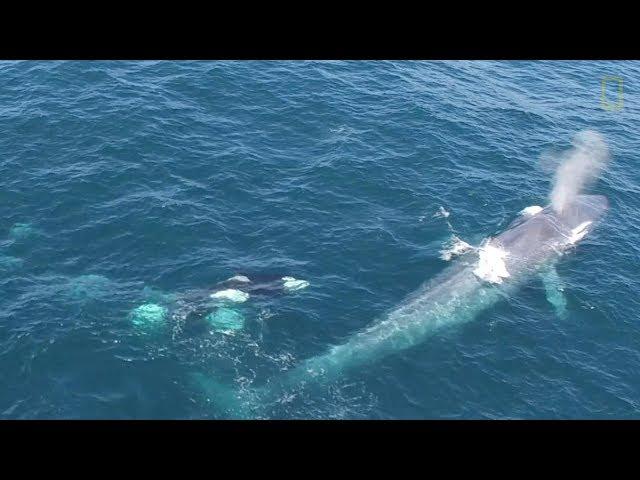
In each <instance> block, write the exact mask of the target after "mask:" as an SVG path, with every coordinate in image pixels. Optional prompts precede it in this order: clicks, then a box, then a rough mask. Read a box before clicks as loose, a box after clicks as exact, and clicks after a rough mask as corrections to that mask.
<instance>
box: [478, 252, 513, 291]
mask: <svg viewBox="0 0 640 480" xmlns="http://www.w3.org/2000/svg"><path fill="white" fill-rule="evenodd" d="M479 254H480V259H479V260H478V266H477V267H476V269H475V270H474V271H473V273H474V274H475V275H476V276H477V277H478V278H480V279H482V280H485V281H487V282H491V283H502V279H503V278H508V277H510V276H511V275H510V274H509V272H508V271H507V267H506V265H505V263H504V259H505V257H507V255H508V253H507V252H506V251H505V250H503V249H501V248H498V247H494V246H493V245H491V244H490V243H489V242H487V243H486V244H485V245H484V246H483V247H480V249H479Z"/></svg>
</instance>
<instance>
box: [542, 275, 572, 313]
mask: <svg viewBox="0 0 640 480" xmlns="http://www.w3.org/2000/svg"><path fill="white" fill-rule="evenodd" d="M540 278H541V280H542V284H543V285H544V289H545V293H546V296H547V300H548V301H549V303H550V304H551V305H553V308H554V310H555V311H556V314H557V315H558V316H559V317H560V318H564V317H566V315H567V299H566V297H565V295H564V283H563V282H562V279H561V278H560V276H559V275H558V271H557V270H556V268H555V266H553V265H549V266H547V267H545V268H543V269H542V270H541V271H540Z"/></svg>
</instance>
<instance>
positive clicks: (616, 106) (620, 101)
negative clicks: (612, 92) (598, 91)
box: [600, 76, 624, 111]
mask: <svg viewBox="0 0 640 480" xmlns="http://www.w3.org/2000/svg"><path fill="white" fill-rule="evenodd" d="M608 83H610V84H614V83H617V84H618V89H617V100H616V102H615V103H614V102H610V101H609V100H608V99H607V84H608ZM613 88H615V87H613ZM600 103H601V104H602V108H604V109H605V110H609V111H616V110H622V107H624V94H623V90H622V77H610V76H606V77H602V96H601V98H600Z"/></svg>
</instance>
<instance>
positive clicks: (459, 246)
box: [440, 235, 474, 262]
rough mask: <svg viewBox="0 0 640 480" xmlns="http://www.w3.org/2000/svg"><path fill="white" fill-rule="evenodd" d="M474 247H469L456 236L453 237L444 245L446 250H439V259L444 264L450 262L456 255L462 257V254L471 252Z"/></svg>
mask: <svg viewBox="0 0 640 480" xmlns="http://www.w3.org/2000/svg"><path fill="white" fill-rule="evenodd" d="M473 248H474V247H472V246H471V245H469V244H468V243H467V242H465V241H464V240H461V239H460V238H458V237H457V236H455V235H453V236H452V237H451V239H450V240H449V242H448V243H447V245H446V248H445V249H443V250H440V258H441V259H442V260H444V261H446V262H448V261H449V260H451V259H452V258H453V257H456V256H458V255H462V254H463V253H465V252H467V251H469V250H472V249H473Z"/></svg>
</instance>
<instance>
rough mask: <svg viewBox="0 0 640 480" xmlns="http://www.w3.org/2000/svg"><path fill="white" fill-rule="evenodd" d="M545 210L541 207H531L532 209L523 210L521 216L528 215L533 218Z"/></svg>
mask: <svg viewBox="0 0 640 480" xmlns="http://www.w3.org/2000/svg"><path fill="white" fill-rule="evenodd" d="M542 210H544V208H542V207H541V206H539V205H531V206H530V207H527V208H523V209H522V210H521V211H520V215H527V216H529V217H533V216H534V215H535V214H537V213H540V212H541V211H542Z"/></svg>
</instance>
